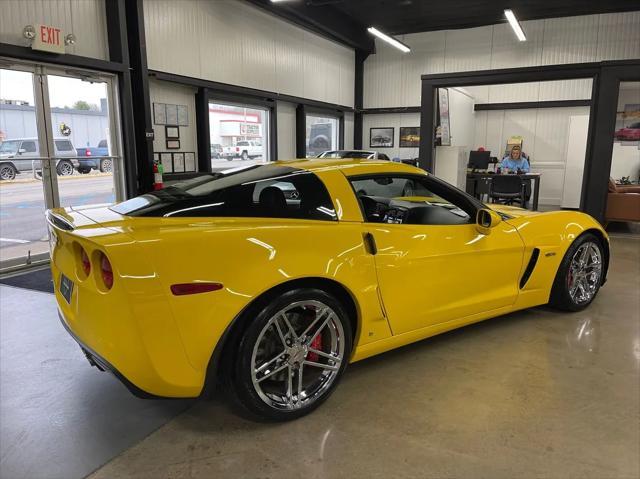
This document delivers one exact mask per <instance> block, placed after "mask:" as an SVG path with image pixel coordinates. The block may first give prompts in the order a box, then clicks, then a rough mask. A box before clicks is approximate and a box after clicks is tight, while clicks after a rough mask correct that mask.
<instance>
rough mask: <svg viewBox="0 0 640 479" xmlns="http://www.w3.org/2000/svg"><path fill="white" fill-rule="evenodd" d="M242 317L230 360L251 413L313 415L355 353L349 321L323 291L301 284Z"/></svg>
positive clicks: (233, 387)
mask: <svg viewBox="0 0 640 479" xmlns="http://www.w3.org/2000/svg"><path fill="white" fill-rule="evenodd" d="M255 313H256V311H255V310H254V311H252V308H249V310H247V312H245V313H244V314H245V315H249V316H250V317H245V318H241V320H244V321H243V324H247V327H246V329H245V330H244V332H243V333H242V334H241V337H240V338H239V342H238V346H237V349H236V351H237V352H236V357H235V358H234V360H233V361H230V362H227V365H228V367H229V368H230V369H231V371H229V387H230V392H231V395H232V398H233V399H234V401H235V402H236V404H237V405H239V406H241V407H242V409H243V410H244V411H245V412H247V413H249V415H250V416H251V417H254V418H259V419H262V420H268V421H287V420H292V419H296V418H299V417H301V416H304V415H306V414H309V413H310V412H311V411H313V410H314V409H315V408H317V407H318V406H320V405H321V404H322V403H323V402H324V401H326V399H327V398H328V397H329V396H330V395H331V393H332V392H333V391H334V389H335V388H336V386H337V385H338V382H339V380H340V378H341V377H342V374H343V373H344V371H345V369H346V367H347V363H348V362H349V357H350V354H351V346H352V337H351V334H352V333H351V331H352V329H351V323H350V319H349V316H348V314H347V313H346V311H345V309H344V307H343V306H342V304H341V303H340V302H339V301H338V300H336V299H335V298H334V297H333V296H331V295H330V294H328V293H326V292H325V291H322V290H319V289H312V288H301V289H295V290H291V291H288V292H286V293H284V294H282V295H280V296H278V297H276V298H274V299H273V300H272V301H270V302H269V303H268V304H267V305H266V306H265V307H263V308H262V310H261V311H259V312H258V314H257V315H256V314H255Z"/></svg>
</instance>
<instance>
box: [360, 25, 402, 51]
mask: <svg viewBox="0 0 640 479" xmlns="http://www.w3.org/2000/svg"><path fill="white" fill-rule="evenodd" d="M367 31H368V32H369V33H371V34H372V35H375V36H376V37H378V38H379V39H380V40H384V41H385V42H387V43H388V44H389V45H393V46H394V47H396V48H397V49H398V50H400V51H401V52H403V53H409V52H410V51H411V48H409V47H408V46H407V45H405V44H404V43H402V42H401V41H400V40H396V39H395V38H393V37H390V36H389V35H387V34H385V33H382V32H381V31H380V30H378V29H377V28H374V27H369V28H367Z"/></svg>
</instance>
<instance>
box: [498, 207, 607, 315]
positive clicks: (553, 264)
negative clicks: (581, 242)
mask: <svg viewBox="0 0 640 479" xmlns="http://www.w3.org/2000/svg"><path fill="white" fill-rule="evenodd" d="M506 221H507V222H508V223H509V224H511V225H512V226H514V227H515V228H516V230H517V231H518V233H519V234H520V237H521V238H522V241H523V243H524V264H523V272H522V274H524V269H525V268H526V266H527V265H528V264H529V262H530V261H532V262H533V261H535V264H534V265H533V270H532V271H531V272H530V276H529V277H528V279H527V278H525V279H526V282H525V283H524V284H522V285H521V289H520V294H519V295H518V299H517V301H516V305H515V306H516V309H521V308H527V307H530V306H534V305H538V304H546V303H547V302H548V301H549V297H550V295H551V288H552V287H553V282H554V280H555V277H556V273H557V271H558V268H559V267H560V263H561V261H562V259H563V258H564V255H565V254H566V252H567V250H568V249H569V247H570V246H571V244H572V243H573V242H574V241H575V240H576V238H578V237H579V236H580V235H582V234H583V233H585V232H587V231H591V232H594V233H595V234H596V235H597V236H599V237H600V238H601V239H602V242H603V246H604V250H605V251H604V258H603V262H604V272H603V274H604V276H605V277H606V270H607V267H608V262H609V238H608V236H607V233H606V232H605V230H604V229H603V228H602V226H601V225H600V223H598V221H596V220H595V219H594V218H592V217H591V216H589V215H588V214H585V213H582V212H579V211H567V210H565V211H550V212H545V213H537V214H527V215H522V216H519V217H515V218H511V219H507V220H506ZM534 250H538V253H537V255H535V256H534ZM532 257H534V259H531V258H532Z"/></svg>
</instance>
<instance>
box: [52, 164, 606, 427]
mask: <svg viewBox="0 0 640 479" xmlns="http://www.w3.org/2000/svg"><path fill="white" fill-rule="evenodd" d="M47 218H48V222H49V225H50V233H51V249H52V272H53V277H54V281H55V285H56V298H57V302H58V305H59V311H60V316H61V319H62V322H63V325H64V326H65V327H66V329H67V330H68V331H69V333H70V334H71V335H72V336H73V337H74V338H75V339H76V341H77V342H78V343H79V344H80V345H81V347H82V349H83V351H84V352H85V354H86V356H87V358H88V359H89V362H91V363H92V364H93V365H95V366H98V367H99V368H100V369H106V370H110V371H111V372H113V373H114V374H115V375H116V376H117V377H118V378H119V379H121V380H122V381H123V382H124V383H125V385H127V387H128V388H129V389H130V390H131V391H132V392H134V393H136V394H138V395H140V396H146V397H158V396H160V397H174V398H181V397H196V396H200V395H201V394H203V393H204V392H205V391H208V389H209V388H208V386H210V385H212V384H216V383H218V382H221V383H222V384H225V385H227V386H228V390H229V391H230V393H231V394H232V396H233V397H234V399H235V400H236V401H237V402H238V403H239V404H240V405H242V406H243V407H244V408H245V409H246V410H247V411H249V412H250V413H252V414H253V415H257V416H260V417H263V418H268V419H272V420H286V419H292V418H296V417H299V416H301V415H303V414H306V413H308V412H309V411H311V410H313V409H314V408H316V407H317V406H318V405H320V404H321V403H322V402H323V401H324V400H325V399H326V398H327V397H328V396H329V394H330V393H331V392H332V391H333V389H334V388H335V387H336V385H337V383H338V380H339V378H340V376H341V375H342V374H343V373H344V370H345V368H346V366H347V363H349V362H353V361H358V360H360V359H364V358H366V357H369V356H372V355H375V354H379V353H382V352H384V351H388V350H390V349H393V348H397V347H399V346H402V345H405V344H408V343H411V342H414V341H418V340H420V339H423V338H426V337H429V336H433V335H435V334H438V333H441V332H444V331H448V330H451V329H454V328H457V327H460V326H464V325H466V324H470V323H474V322H477V321H480V320H483V319H487V318H490V317H494V316H498V315H502V314H505V313H509V312H511V311H515V310H519V309H523V308H529V307H531V306H536V305H541V304H547V303H551V304H552V305H554V306H556V307H558V308H560V309H564V310H570V311H575V310H579V309H582V308H584V307H586V306H587V305H588V304H589V303H590V302H591V301H592V300H593V298H594V297H595V295H596V294H597V292H598V289H599V288H600V286H601V285H602V284H603V283H604V280H605V277H606V271H607V265H608V258H609V241H608V238H607V235H606V233H605V232H604V230H603V229H602V227H601V226H600V225H599V224H598V222H596V221H595V220H594V219H593V218H591V217H590V216H588V215H586V214H583V213H579V212H574V211H555V212H547V213H536V212H531V211H527V210H522V209H518V208H513V207H507V206H498V205H491V206H490V207H489V206H485V205H484V204H482V203H481V202H479V201H478V200H476V199H475V198H473V197H471V196H469V195H467V194H466V193H464V192H462V191H460V190H457V189H455V188H453V187H452V186H450V185H448V184H446V183H444V182H442V181H440V180H438V179H437V178H435V177H433V176H432V175H429V174H427V173H425V172H424V171H422V170H420V169H417V168H414V167H412V166H408V165H403V164H400V163H391V162H388V161H378V160H297V161H292V162H276V163H272V164H268V165H261V166H253V167H248V168H244V169H238V170H233V171H229V172H227V173H224V174H213V175H207V176H204V177H199V178H195V179H192V180H188V181H185V182H182V183H179V184H176V185H174V186H169V187H167V188H165V189H163V190H160V191H156V192H154V193H149V194H146V195H142V196H139V197H136V198H133V199H131V200H128V201H125V202H123V203H120V204H118V205H115V206H112V207H110V208H106V207H93V208H92V207H89V208H66V209H56V210H51V211H48V212H47Z"/></svg>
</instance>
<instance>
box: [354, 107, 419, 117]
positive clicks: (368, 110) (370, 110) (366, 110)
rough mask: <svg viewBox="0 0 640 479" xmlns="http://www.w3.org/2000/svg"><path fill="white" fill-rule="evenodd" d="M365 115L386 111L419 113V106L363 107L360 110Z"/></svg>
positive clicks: (379, 113) (384, 112) (380, 113)
mask: <svg viewBox="0 0 640 479" xmlns="http://www.w3.org/2000/svg"><path fill="white" fill-rule="evenodd" d="M361 111H362V113H364V114H365V115H383V114H386V113H420V111H421V107H419V106H390V107H386V108H364V109H363V110H361Z"/></svg>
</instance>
